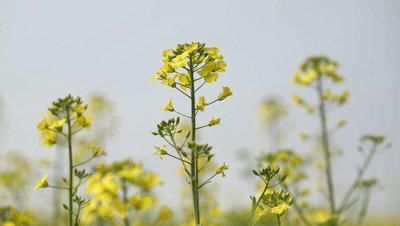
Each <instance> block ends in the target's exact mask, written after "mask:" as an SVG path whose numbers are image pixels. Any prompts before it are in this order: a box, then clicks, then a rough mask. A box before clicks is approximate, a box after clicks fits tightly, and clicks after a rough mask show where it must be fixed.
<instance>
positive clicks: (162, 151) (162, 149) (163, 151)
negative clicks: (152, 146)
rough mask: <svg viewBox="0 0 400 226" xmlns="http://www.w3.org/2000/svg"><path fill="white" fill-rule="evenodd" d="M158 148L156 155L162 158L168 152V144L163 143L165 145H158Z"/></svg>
mask: <svg viewBox="0 0 400 226" xmlns="http://www.w3.org/2000/svg"><path fill="white" fill-rule="evenodd" d="M156 149H157V151H156V152H154V155H158V156H160V158H161V159H162V156H163V155H166V154H168V152H167V146H166V145H163V146H161V147H156Z"/></svg>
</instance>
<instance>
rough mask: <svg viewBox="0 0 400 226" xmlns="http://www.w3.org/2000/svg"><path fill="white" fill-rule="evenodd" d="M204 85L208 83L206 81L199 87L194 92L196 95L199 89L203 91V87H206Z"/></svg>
mask: <svg viewBox="0 0 400 226" xmlns="http://www.w3.org/2000/svg"><path fill="white" fill-rule="evenodd" d="M204 84H206V81H204V82H203V83H202V84H201V85H200V86H199V87H197V89H196V90H195V91H194V92H195V93H196V92H197V91H198V90H199V89H201V87H203V86H204Z"/></svg>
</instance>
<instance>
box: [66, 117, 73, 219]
mask: <svg viewBox="0 0 400 226" xmlns="http://www.w3.org/2000/svg"><path fill="white" fill-rule="evenodd" d="M67 125H68V160H69V181H68V182H69V186H68V211H69V212H68V219H69V220H68V223H69V226H72V225H73V222H72V221H73V216H72V215H73V212H74V209H73V208H74V207H73V203H72V195H73V191H72V190H73V186H74V177H73V168H74V163H73V159H72V131H71V119H70V115H69V113H67Z"/></svg>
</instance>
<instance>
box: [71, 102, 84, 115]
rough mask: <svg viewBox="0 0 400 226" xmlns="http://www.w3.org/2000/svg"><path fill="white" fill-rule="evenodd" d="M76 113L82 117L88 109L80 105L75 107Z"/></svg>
mask: <svg viewBox="0 0 400 226" xmlns="http://www.w3.org/2000/svg"><path fill="white" fill-rule="evenodd" d="M74 111H75V112H76V114H77V115H82V114H83V113H85V111H86V107H84V106H82V105H80V104H79V105H76V106H75V107H74Z"/></svg>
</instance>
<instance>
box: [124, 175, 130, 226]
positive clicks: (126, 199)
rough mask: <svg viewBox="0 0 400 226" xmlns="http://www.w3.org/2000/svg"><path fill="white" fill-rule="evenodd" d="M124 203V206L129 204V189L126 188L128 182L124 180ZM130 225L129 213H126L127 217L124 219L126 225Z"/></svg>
mask: <svg viewBox="0 0 400 226" xmlns="http://www.w3.org/2000/svg"><path fill="white" fill-rule="evenodd" d="M122 201H123V202H124V204H127V203H128V187H127V186H126V181H125V180H124V179H122ZM130 224H131V223H130V222H129V216H128V213H126V217H124V225H125V226H129V225H130Z"/></svg>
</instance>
